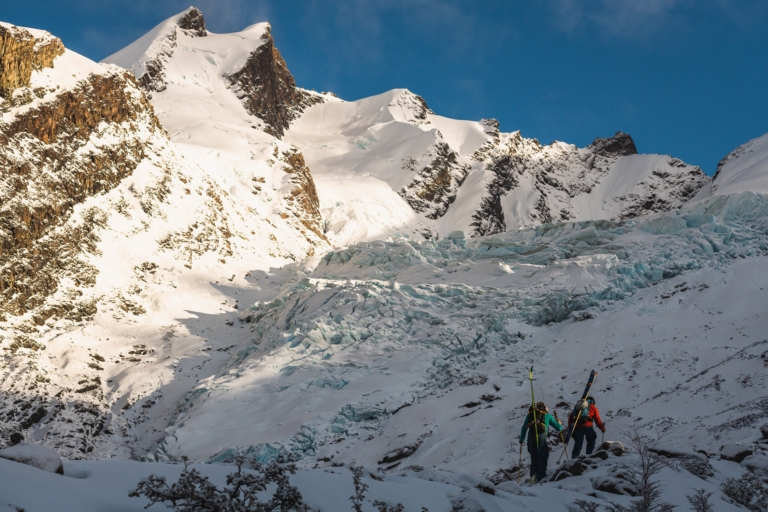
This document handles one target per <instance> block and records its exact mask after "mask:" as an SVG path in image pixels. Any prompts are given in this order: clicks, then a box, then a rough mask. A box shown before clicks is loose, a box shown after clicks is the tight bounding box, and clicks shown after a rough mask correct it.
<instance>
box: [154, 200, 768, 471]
mask: <svg viewBox="0 0 768 512" xmlns="http://www.w3.org/2000/svg"><path fill="white" fill-rule="evenodd" d="M767 207H768V203H767V202H766V198H765V197H764V196H759V195H754V194H750V193H745V194H742V195H740V196H731V197H729V198H714V199H711V200H709V201H708V202H704V203H700V204H697V205H694V206H692V207H690V208H687V209H684V210H683V211H681V212H675V213H671V214H662V215H656V216H651V217H643V218H639V219H637V220H633V221H627V222H624V223H612V222H609V221H602V222H581V223H560V224H555V225H549V226H543V227H538V228H530V229H524V230H520V231H518V232H515V233H508V234H505V235H503V236H495V237H483V238H478V239H475V240H472V241H467V240H466V239H465V238H463V236H462V235H460V234H458V233H457V234H455V235H453V236H452V237H449V238H446V239H443V240H441V241H439V242H433V241H423V242H409V241H393V242H388V243H384V242H373V243H366V244H358V245H354V246H351V247H349V248H347V249H344V250H340V251H334V252H332V253H329V254H327V255H326V256H324V257H323V258H322V260H321V261H320V262H319V264H318V265H317V267H316V268H313V266H310V267H308V268H307V270H300V269H299V268H293V269H289V270H290V271H288V270H286V271H285V272H284V273H283V274H282V275H279V274H277V275H273V276H272V277H271V278H270V279H269V281H268V282H269V285H270V286H272V287H274V286H275V279H277V284H278V286H277V287H276V288H273V289H274V292H273V294H272V295H271V296H270V295H269V294H267V295H265V294H264V293H263V292H260V297H259V298H260V300H259V302H257V303H256V304H255V305H254V306H252V307H251V308H249V309H248V310H247V311H245V312H243V313H242V314H241V320H242V321H244V322H245V324H244V326H250V331H251V334H250V335H249V339H248V340H247V341H245V342H244V343H243V344H241V345H240V346H239V347H237V348H236V349H235V350H233V356H232V358H231V359H230V361H229V362H228V364H227V365H226V367H225V368H224V369H223V370H222V371H221V372H220V373H219V374H217V375H215V376H212V377H211V378H209V379H206V380H205V381H201V382H200V384H198V386H196V387H195V388H194V389H193V390H191V391H190V393H189V394H188V395H187V397H186V398H185V400H184V401H183V403H182V404H180V407H179V409H178V414H177V415H176V417H175V418H174V419H173V420H172V421H171V426H170V427H169V429H168V430H167V432H168V436H166V438H165V439H164V441H163V442H162V443H160V445H158V447H157V450H156V453H155V454H154V455H152V457H151V458H156V457H159V458H168V457H170V458H176V457H178V456H179V455H180V454H187V455H190V456H192V457H193V458H195V459H207V458H212V460H220V459H221V458H223V457H226V456H227V455H228V454H230V453H232V450H245V451H248V452H249V453H253V454H255V455H257V456H258V457H260V458H262V459H264V460H269V459H270V458H272V457H275V456H276V455H277V454H279V453H294V454H295V455H297V456H299V457H309V458H310V460H312V459H315V458H317V460H326V461H329V460H331V459H330V457H334V458H333V461H334V462H350V463H351V462H353V461H354V462H357V463H362V464H364V465H368V466H374V465H376V464H377V463H380V461H383V460H385V456H386V455H387V454H388V453H390V452H393V451H397V450H399V449H403V448H404V447H407V446H411V447H416V448H417V449H416V450H415V451H414V453H413V454H412V455H411V456H409V457H408V458H406V460H405V461H404V462H403V463H402V464H403V465H406V464H415V465H419V466H424V467H437V468H443V469H450V470H458V471H469V472H474V473H484V472H488V471H495V470H496V469H498V468H503V467H508V466H509V465H510V464H512V462H513V461H514V459H515V458H516V456H517V455H516V454H515V453H514V450H513V449H512V448H514V445H515V436H516V433H517V432H518V431H519V427H520V425H519V423H520V422H521V421H522V419H523V417H524V414H525V403H526V401H527V400H528V399H529V390H528V387H527V386H528V383H527V382H526V380H527V379H526V378H525V377H526V375H527V371H526V368H527V367H529V366H530V365H531V364H533V365H534V368H535V371H536V374H537V379H538V380H537V387H538V393H539V395H538V396H540V397H541V398H542V399H544V400H545V402H547V403H548V404H550V407H552V406H554V405H555V404H558V407H560V408H561V411H560V412H561V417H565V416H566V414H567V410H568V408H569V407H571V406H572V405H573V400H574V398H573V395H575V394H576V393H577V392H578V391H580V389H581V386H582V384H583V381H584V379H585V378H586V375H587V374H588V372H589V370H590V369H593V368H594V369H596V370H598V371H599V372H600V379H599V386H598V387H596V389H595V391H596V397H597V400H598V404H599V405H600V406H601V410H602V411H603V414H604V416H605V417H606V418H607V421H608V422H609V425H610V427H609V428H610V429H611V431H612V432H616V431H617V430H618V429H619V428H622V427H626V426H628V425H631V424H633V422H634V421H635V420H638V421H640V425H642V426H643V427H646V428H653V427H662V428H665V429H669V430H670V433H669V440H670V442H673V443H675V444H677V445H679V446H687V447H689V448H696V449H705V450H708V451H717V450H718V447H719V445H720V444H723V443H726V444H727V443H732V442H736V441H741V440H744V439H750V438H753V437H754V436H756V435H757V436H758V437H759V433H758V432H757V429H756V427H758V426H759V422H760V421H761V420H762V419H763V418H766V417H768V411H766V410H765V405H764V401H765V394H764V390H765V385H766V382H765V357H762V358H761V357H760V355H761V354H763V356H764V354H765V353H766V350H768V346H766V342H765V341H764V340H762V338H761V332H762V331H763V330H764V328H765V322H766V319H765V312H764V311H763V310H764V308H763V301H760V300H755V297H759V296H760V295H761V294H762V293H766V292H765V290H763V288H765V289H766V290H768V286H767V285H768V283H766V282H765V279H764V278H763V277H762V273H761V270H760V269H762V267H763V266H764V261H763V257H764V255H765V251H766V248H768V239H767V238H766V235H765V232H766V231H765V224H764V222H765V216H766V212H767V211H768V210H766V208H767ZM742 258H744V259H742ZM258 279H259V281H258V283H259V285H260V286H262V287H263V286H266V285H267V282H266V281H265V280H266V276H260V277H258ZM243 293H246V292H243ZM246 297H247V296H244V298H246ZM673 297H674V298H673ZM726 305H727V307H726ZM731 338H733V339H731ZM725 375H727V376H728V377H726V378H724V376H725ZM713 401H715V402H718V401H722V402H723V404H727V405H723V407H722V408H721V409H722V412H718V413H712V414H709V415H707V416H706V420H704V419H703V418H704V416H702V412H701V408H702V407H704V404H709V403H712V402H713ZM405 405H407V407H405V408H403V406H405ZM673 411H674V412H673ZM245 424H247V425H249V428H246V429H244V428H242V426H243V425H245ZM212 431H215V432H216V434H215V435H211V434H210V433H211V432H212ZM479 432H482V433H483V435H482V436H480V437H478V436H477V435H476V434H477V433H479ZM388 466H389V464H384V466H382V467H388Z"/></svg>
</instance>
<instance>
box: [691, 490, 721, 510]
mask: <svg viewBox="0 0 768 512" xmlns="http://www.w3.org/2000/svg"><path fill="white" fill-rule="evenodd" d="M712 494H714V493H712V492H707V491H706V490H705V489H696V493H695V494H693V495H691V496H686V498H688V503H690V504H691V508H693V512H714V511H715V509H714V507H712V504H711V503H710V502H709V497H710V496H712Z"/></svg>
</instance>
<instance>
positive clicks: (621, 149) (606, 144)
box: [587, 132, 637, 158]
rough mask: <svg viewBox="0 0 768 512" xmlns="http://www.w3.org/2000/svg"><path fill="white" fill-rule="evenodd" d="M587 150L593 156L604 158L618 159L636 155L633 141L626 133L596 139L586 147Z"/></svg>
mask: <svg viewBox="0 0 768 512" xmlns="http://www.w3.org/2000/svg"><path fill="white" fill-rule="evenodd" d="M587 149H591V150H592V151H593V152H594V153H595V154H598V155H600V156H605V157H608V158H610V157H620V156H629V155H636V154H637V147H635V141H634V140H632V137H630V135H629V134H628V133H624V132H616V135H614V136H613V137H608V138H605V139H601V138H600V137H598V138H596V139H595V141H594V142H593V143H592V144H590V145H589V146H587Z"/></svg>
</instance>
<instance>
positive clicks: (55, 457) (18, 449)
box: [0, 444, 64, 475]
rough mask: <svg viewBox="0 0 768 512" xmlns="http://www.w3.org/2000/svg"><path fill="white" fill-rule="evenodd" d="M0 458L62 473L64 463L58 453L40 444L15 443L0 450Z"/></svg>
mask: <svg viewBox="0 0 768 512" xmlns="http://www.w3.org/2000/svg"><path fill="white" fill-rule="evenodd" d="M0 458H3V459H8V460H12V461H14V462H20V463H21V464H27V465H28V466H32V467H36V468H37V469H42V470H43V471H49V472H51V473H57V474H59V475H63V474H64V463H63V462H62V460H61V457H59V454H58V453H56V452H55V451H53V450H52V449H51V448H48V447H47V446H43V445H41V444H17V445H16V446H11V447H10V448H5V449H4V450H0Z"/></svg>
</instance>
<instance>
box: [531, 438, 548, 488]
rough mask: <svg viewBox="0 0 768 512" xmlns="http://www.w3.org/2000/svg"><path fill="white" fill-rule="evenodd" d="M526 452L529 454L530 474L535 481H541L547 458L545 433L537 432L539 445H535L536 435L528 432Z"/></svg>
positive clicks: (544, 472) (544, 474)
mask: <svg viewBox="0 0 768 512" xmlns="http://www.w3.org/2000/svg"><path fill="white" fill-rule="evenodd" d="M528 453H529V454H531V476H535V477H536V481H541V480H543V479H544V477H546V476H547V461H548V460H549V446H548V445H547V435H546V434H539V446H538V447H537V446H536V435H535V434H534V435H531V433H530V432H529V433H528Z"/></svg>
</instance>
